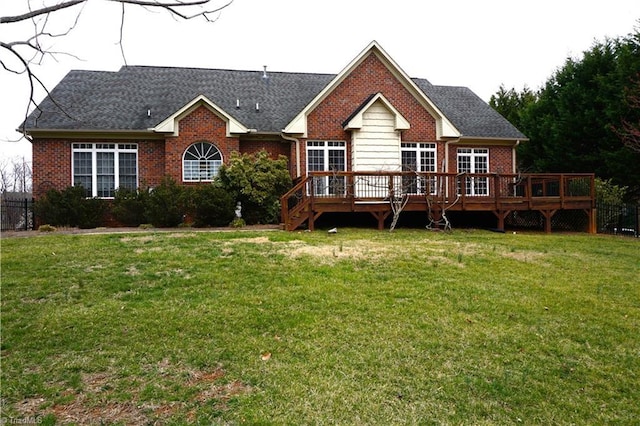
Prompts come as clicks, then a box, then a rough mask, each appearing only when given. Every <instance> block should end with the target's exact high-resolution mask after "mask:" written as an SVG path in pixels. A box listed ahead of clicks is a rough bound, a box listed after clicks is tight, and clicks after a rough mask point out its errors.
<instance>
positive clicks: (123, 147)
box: [71, 143, 138, 198]
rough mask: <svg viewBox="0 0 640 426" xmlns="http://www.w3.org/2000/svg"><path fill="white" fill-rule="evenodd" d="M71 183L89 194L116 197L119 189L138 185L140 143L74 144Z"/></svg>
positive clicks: (90, 195)
mask: <svg viewBox="0 0 640 426" xmlns="http://www.w3.org/2000/svg"><path fill="white" fill-rule="evenodd" d="M71 171H72V176H71V182H72V183H73V185H74V186H82V187H83V188H84V190H85V191H86V195H87V197H98V198H113V197H114V196H115V191H116V189H117V188H128V189H132V190H135V189H137V188H138V145H137V144H134V143H133V144H132V143H74V144H72V146H71Z"/></svg>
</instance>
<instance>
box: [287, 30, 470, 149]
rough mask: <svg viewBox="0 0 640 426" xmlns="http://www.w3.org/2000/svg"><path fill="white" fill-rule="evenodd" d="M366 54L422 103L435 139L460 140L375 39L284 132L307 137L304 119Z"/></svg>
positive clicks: (452, 128)
mask: <svg viewBox="0 0 640 426" xmlns="http://www.w3.org/2000/svg"><path fill="white" fill-rule="evenodd" d="M369 55H376V57H377V58H378V59H379V60H380V61H381V62H382V63H383V64H384V65H385V66H386V67H387V69H388V70H389V71H390V72H391V73H392V74H393V75H394V77H395V78H396V79H398V81H400V83H401V84H402V85H403V86H404V87H405V88H406V89H407V90H408V91H409V92H410V93H411V94H412V95H413V96H414V97H415V98H416V99H417V100H418V101H419V102H420V103H421V104H422V106H423V107H424V108H425V109H427V110H428V111H429V113H430V114H431V115H432V116H433V117H435V119H436V121H437V123H438V126H437V137H438V138H440V137H459V136H460V132H459V131H458V130H457V129H456V128H455V126H454V125H453V124H452V123H451V122H450V121H449V120H448V119H447V117H446V116H445V115H444V114H443V113H442V111H440V109H439V108H438V107H437V106H436V104H435V103H433V102H432V101H431V99H429V98H428V97H427V96H426V94H425V93H424V91H422V90H421V89H420V88H419V87H418V86H417V85H416V84H415V82H414V81H413V80H412V79H411V78H409V76H408V75H407V74H406V73H405V72H404V71H403V70H402V68H400V67H399V66H398V64H396V62H395V61H394V60H393V59H392V58H391V57H390V56H389V55H388V54H387V53H386V52H385V51H384V49H382V47H381V46H380V45H379V44H378V42H376V41H375V40H374V41H372V42H371V43H370V44H369V46H367V48H366V49H364V50H363V51H362V52H361V53H360V54H359V55H358V56H356V57H355V58H354V59H353V60H352V61H351V62H350V63H349V64H348V65H347V66H346V67H345V68H344V69H343V70H342V71H341V72H340V73H339V74H337V75H336V76H335V77H334V78H333V80H331V82H330V83H329V84H328V85H327V86H326V87H325V88H324V89H323V90H322V91H321V92H320V93H318V94H317V95H316V97H315V98H313V99H312V100H311V102H309V103H308V104H307V105H306V106H305V107H304V109H303V110H302V111H300V112H299V113H298V115H296V117H295V118H294V119H293V120H291V122H290V123H289V124H288V125H287V126H286V127H285V128H284V130H283V132H284V133H290V134H298V135H302V136H303V137H306V136H307V121H306V119H307V116H308V115H309V114H310V113H311V112H312V111H313V110H314V109H315V108H316V107H317V106H318V105H320V104H321V103H322V101H324V100H325V99H326V98H327V97H328V96H329V95H330V94H331V92H332V91H333V90H334V89H335V88H336V87H338V85H340V83H342V82H343V81H344V80H345V79H346V78H347V77H348V76H349V75H350V74H351V73H352V72H353V71H354V70H355V69H356V68H357V67H358V66H359V65H360V64H361V63H362V62H363V61H364V60H365V59H366V58H367V57H368V56H369Z"/></svg>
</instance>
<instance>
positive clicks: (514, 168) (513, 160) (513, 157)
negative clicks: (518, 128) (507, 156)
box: [511, 140, 520, 175]
mask: <svg viewBox="0 0 640 426" xmlns="http://www.w3.org/2000/svg"><path fill="white" fill-rule="evenodd" d="M518 146H520V140H517V141H516V143H515V145H513V149H512V150H511V156H512V159H511V162H512V164H513V171H512V173H513V174H514V175H515V174H516V173H518V167H517V164H516V148H518Z"/></svg>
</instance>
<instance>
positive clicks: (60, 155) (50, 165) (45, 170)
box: [32, 139, 165, 198]
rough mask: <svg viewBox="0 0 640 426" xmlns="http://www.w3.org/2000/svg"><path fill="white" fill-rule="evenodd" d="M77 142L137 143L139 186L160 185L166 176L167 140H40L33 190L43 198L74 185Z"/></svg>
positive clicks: (35, 150) (35, 154)
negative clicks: (74, 155)
mask: <svg viewBox="0 0 640 426" xmlns="http://www.w3.org/2000/svg"><path fill="white" fill-rule="evenodd" d="M73 143H127V144H128V143H133V144H137V145H138V185H139V186H140V187H146V186H156V185H158V184H159V183H160V181H161V180H162V177H163V176H164V173H165V171H164V141H153V140H148V141H145V140H122V139H118V140H113V139H111V140H110V139H100V140H97V139H74V140H68V139H37V140H35V141H34V142H33V146H32V153H33V189H34V197H35V198H39V197H41V196H42V195H44V193H45V192H46V191H48V190H49V189H57V190H61V189H64V188H67V187H68V186H71V185H72V184H73V182H72V180H71V179H72V171H71V164H72V153H71V145H72V144H73Z"/></svg>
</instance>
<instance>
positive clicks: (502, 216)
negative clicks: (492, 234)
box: [493, 210, 511, 231]
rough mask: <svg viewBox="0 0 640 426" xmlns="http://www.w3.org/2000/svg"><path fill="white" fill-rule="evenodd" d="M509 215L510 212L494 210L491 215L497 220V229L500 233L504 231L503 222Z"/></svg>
mask: <svg viewBox="0 0 640 426" xmlns="http://www.w3.org/2000/svg"><path fill="white" fill-rule="evenodd" d="M509 213H511V210H494V211H493V214H494V215H495V216H496V217H497V218H498V227H497V228H496V229H499V230H500V231H504V220H505V218H506V217H507V216H508V215H509Z"/></svg>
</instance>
